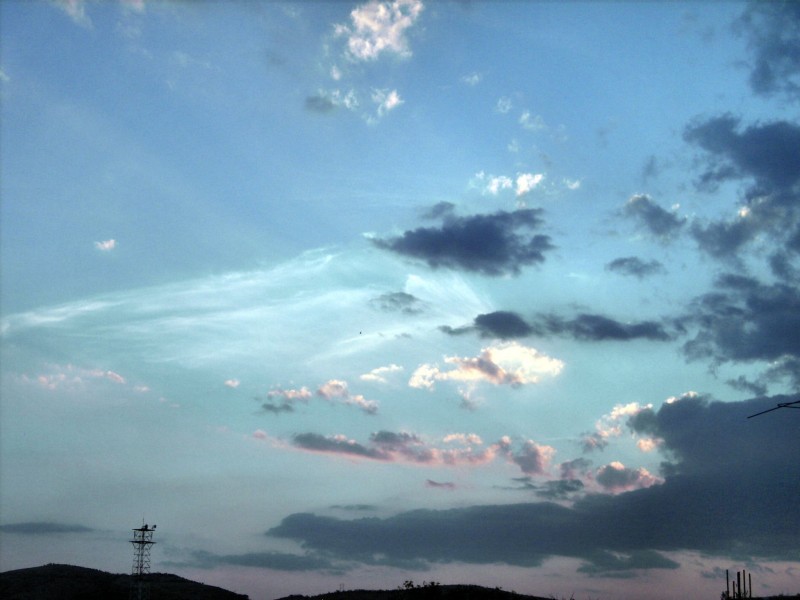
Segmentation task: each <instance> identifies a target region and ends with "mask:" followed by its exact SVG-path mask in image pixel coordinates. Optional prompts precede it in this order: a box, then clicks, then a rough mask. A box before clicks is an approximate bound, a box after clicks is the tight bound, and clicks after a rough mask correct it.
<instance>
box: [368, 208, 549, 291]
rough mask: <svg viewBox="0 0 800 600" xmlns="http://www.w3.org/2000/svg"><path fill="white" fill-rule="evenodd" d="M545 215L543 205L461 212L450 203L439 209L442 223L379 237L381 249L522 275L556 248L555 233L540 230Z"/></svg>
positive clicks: (483, 271) (445, 263) (486, 271)
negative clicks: (460, 214)
mask: <svg viewBox="0 0 800 600" xmlns="http://www.w3.org/2000/svg"><path fill="white" fill-rule="evenodd" d="M437 206H439V205H437ZM541 214H542V211H541V210H540V209H532V208H527V209H520V210H515V211H513V212H506V211H498V212H496V213H492V214H481V215H472V216H469V217H458V216H454V215H453V214H452V211H451V210H450V209H449V208H448V210H445V211H441V210H439V211H437V212H436V216H437V217H440V218H441V220H442V224H441V226H440V227H419V228H417V229H413V230H410V231H406V232H405V233H403V235H401V236H399V237H395V238H388V239H376V240H373V241H374V243H375V245H376V246H377V247H379V248H382V249H384V250H389V251H391V252H395V253H397V254H400V255H403V256H407V257H410V258H415V259H419V260H422V261H424V262H426V263H427V264H428V265H429V266H431V267H433V268H440V267H443V268H448V269H460V270H464V271H472V272H476V273H481V274H483V275H490V276H500V275H508V274H511V275H516V274H518V273H519V272H520V270H521V269H522V267H526V266H529V265H535V264H539V263H542V262H544V260H545V253H546V252H547V251H549V250H551V249H553V248H554V246H553V244H552V243H551V241H550V237H549V236H547V235H543V234H537V233H534V231H536V230H537V229H539V228H540V227H541V226H542V224H543V221H542V218H541Z"/></svg>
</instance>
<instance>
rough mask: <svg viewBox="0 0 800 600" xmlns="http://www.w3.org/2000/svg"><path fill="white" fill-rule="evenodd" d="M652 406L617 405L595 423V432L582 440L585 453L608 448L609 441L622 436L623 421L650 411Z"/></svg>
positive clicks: (586, 434)
mask: <svg viewBox="0 0 800 600" xmlns="http://www.w3.org/2000/svg"><path fill="white" fill-rule="evenodd" d="M652 408H653V405H652V404H647V405H644V406H643V405H641V404H639V403H638V402H630V403H629V404H617V405H615V406H614V408H612V409H611V412H610V413H608V414H605V415H603V416H602V417H600V418H599V419H598V420H597V421H596V422H595V431H594V432H591V433H585V434H584V435H583V438H582V439H581V444H582V446H583V451H584V452H592V451H594V450H603V449H604V448H605V447H606V446H608V443H609V439H611V438H615V437H619V436H620V435H622V425H623V421H627V419H629V418H630V417H632V416H635V415H636V414H638V413H639V412H641V411H643V410H650V409H652Z"/></svg>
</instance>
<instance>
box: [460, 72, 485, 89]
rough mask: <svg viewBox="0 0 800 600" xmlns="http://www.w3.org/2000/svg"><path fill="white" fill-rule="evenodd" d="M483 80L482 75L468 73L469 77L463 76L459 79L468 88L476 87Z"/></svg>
mask: <svg viewBox="0 0 800 600" xmlns="http://www.w3.org/2000/svg"><path fill="white" fill-rule="evenodd" d="M481 79H483V75H481V74H480V73H477V72H476V73H470V74H469V75H464V76H463V77H462V78H461V81H462V82H463V83H465V84H467V85H469V86H476V85H478V84H479V83H480V82H481Z"/></svg>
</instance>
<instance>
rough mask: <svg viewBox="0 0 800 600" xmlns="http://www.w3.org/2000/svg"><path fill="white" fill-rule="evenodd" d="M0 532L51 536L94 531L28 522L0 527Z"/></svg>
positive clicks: (65, 525) (82, 527)
mask: <svg viewBox="0 0 800 600" xmlns="http://www.w3.org/2000/svg"><path fill="white" fill-rule="evenodd" d="M0 531H2V532H3V533H16V534H19V535H51V534H58V533H89V532H91V531H94V529H92V528H91V527H85V526H83V525H73V524H66V523H54V522H52V521H28V522H25V523H7V524H5V525H0Z"/></svg>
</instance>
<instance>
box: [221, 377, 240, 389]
mask: <svg viewBox="0 0 800 600" xmlns="http://www.w3.org/2000/svg"><path fill="white" fill-rule="evenodd" d="M239 384H240V381H239V380H238V379H226V380H225V386H226V387H229V388H231V389H236V388H238V387H239Z"/></svg>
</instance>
